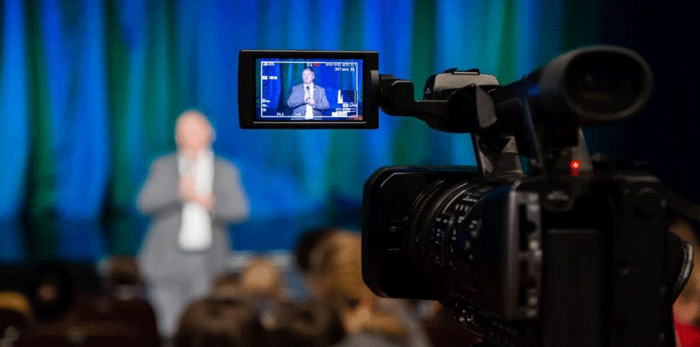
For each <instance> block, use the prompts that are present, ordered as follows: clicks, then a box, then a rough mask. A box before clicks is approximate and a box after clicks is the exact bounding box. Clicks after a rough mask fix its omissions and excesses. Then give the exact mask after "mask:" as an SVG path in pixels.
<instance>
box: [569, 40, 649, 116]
mask: <svg viewBox="0 0 700 347" xmlns="http://www.w3.org/2000/svg"><path fill="white" fill-rule="evenodd" d="M647 76H648V73H647V72H646V71H645V70H644V68H643V66H642V65H641V64H640V63H639V62H638V61H637V60H636V59H635V58H634V57H633V56H630V55H624V54H611V53H610V52H605V51H593V52H590V53H588V54H582V55H580V56H577V57H575V58H574V59H573V60H572V61H571V63H570V64H569V66H568V68H567V71H566V73H565V75H564V80H563V82H564V90H565V93H566V97H567V99H568V100H569V102H570V103H571V104H572V106H573V107H574V109H578V110H580V111H582V113H584V114H587V115H595V118H598V120H613V119H617V118H619V117H623V116H626V115H627V114H630V113H631V112H632V111H634V110H636V109H637V108H638V106H637V105H638V104H640V100H645V99H646V96H644V95H643V94H644V93H645V92H647V91H646V88H647V83H648V82H647V81H646V79H647Z"/></svg>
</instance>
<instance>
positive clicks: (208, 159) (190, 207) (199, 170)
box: [178, 150, 214, 252]
mask: <svg viewBox="0 0 700 347" xmlns="http://www.w3.org/2000/svg"><path fill="white" fill-rule="evenodd" d="M178 166H179V172H180V178H181V179H182V177H184V176H185V175H187V174H191V175H192V176H193V179H194V190H195V192H196V193H197V194H198V195H205V196H206V195H209V194H211V192H212V188H213V185H214V153H213V152H212V151H210V150H209V151H202V152H200V153H199V154H198V155H197V158H196V159H195V160H190V159H189V158H187V157H184V156H183V155H178ZM212 241H213V234H212V230H211V215H210V214H209V211H207V209H206V208H204V206H202V205H200V204H199V203H196V202H194V201H190V202H187V203H185V205H184V206H183V207H182V222H181V224H180V234H179V235H178V242H179V244H180V248H181V249H182V250H184V251H190V252H198V251H205V250H207V249H209V248H210V247H211V244H212Z"/></svg>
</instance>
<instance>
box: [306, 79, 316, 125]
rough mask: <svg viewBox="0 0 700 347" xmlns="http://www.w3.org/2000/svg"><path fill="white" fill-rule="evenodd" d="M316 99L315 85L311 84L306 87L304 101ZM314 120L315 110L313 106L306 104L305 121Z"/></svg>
mask: <svg viewBox="0 0 700 347" xmlns="http://www.w3.org/2000/svg"><path fill="white" fill-rule="evenodd" d="M307 88H308V89H307ZM313 98H314V84H313V83H309V84H308V85H307V84H305V85H304V101H306V99H313ZM313 118H314V108H313V107H311V105H309V104H306V114H304V119H313Z"/></svg>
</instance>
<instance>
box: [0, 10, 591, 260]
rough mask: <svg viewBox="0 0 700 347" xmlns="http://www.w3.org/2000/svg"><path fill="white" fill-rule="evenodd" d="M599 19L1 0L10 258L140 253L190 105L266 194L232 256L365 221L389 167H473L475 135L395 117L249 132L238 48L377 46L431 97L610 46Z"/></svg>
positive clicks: (4, 194)
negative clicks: (366, 186) (243, 118)
mask: <svg viewBox="0 0 700 347" xmlns="http://www.w3.org/2000/svg"><path fill="white" fill-rule="evenodd" d="M574 3H576V6H575V7H574V6H573V5H572V4H574ZM574 11H575V13H574ZM572 13H573V14H572ZM595 16H596V14H595V3H591V4H590V5H586V6H581V5H580V4H578V2H576V1H567V0H547V1H545V0H504V1H476V0H475V1H462V0H437V1H428V0H405V1H371V0H368V1H363V0H336V1H321V0H290V1H273V0H267V1H198V0H181V1H166V0H152V1H150V0H149V1H128V0H76V1H60V0H37V1H22V0H6V1H2V2H1V3H0V20H1V23H0V30H1V31H0V149H1V150H0V163H2V165H1V166H0V228H2V230H1V231H0V235H2V240H3V245H2V247H0V253H1V254H0V261H2V262H8V261H10V262H11V261H23V260H26V259H32V258H36V257H62V258H71V259H98V258H100V257H102V256H104V255H105V254H109V253H125V254H134V253H136V252H137V251H138V249H139V247H140V243H141V240H142V237H143V233H144V230H145V227H146V226H147V224H148V220H147V219H145V217H143V216H140V215H139V214H138V213H137V212H136V211H135V208H134V203H135V194H136V192H137V191H138V189H139V187H140V185H141V184H142V183H143V181H144V179H145V177H146V174H147V171H148V167H149V163H150V162H151V161H152V160H153V159H155V158H156V157H158V156H160V155H163V154H166V153H169V152H171V151H173V150H174V149H175V146H174V138H173V128H174V120H175V118H176V117H177V116H178V114H179V113H180V112H182V111H183V110H185V109H187V108H197V109H200V110H201V111H202V112H204V113H205V114H206V115H207V116H208V117H210V119H211V120H212V123H213V124H214V126H215V128H216V130H217V139H216V142H215V144H214V148H215V151H216V152H217V153H218V154H219V155H221V156H223V157H225V158H227V159H229V160H231V161H232V162H233V163H235V164H236V165H237V166H238V168H239V169H240V172H241V176H242V179H243V183H244V187H245V189H246V191H247V194H248V196H249V197H250V200H251V209H252V213H251V216H250V217H251V218H250V220H248V221H247V222H245V223H244V224H241V225H237V226H234V227H232V228H231V233H232V240H233V245H232V246H233V248H234V249H238V250H253V251H265V250H270V249H290V248H291V247H293V245H294V242H295V241H296V239H297V237H298V235H299V232H300V231H301V230H303V229H305V228H308V227H313V226H317V225H324V224H341V225H347V226H350V227H359V223H360V220H359V216H360V205H361V195H362V187H363V183H364V181H365V180H366V179H367V177H368V176H369V175H370V174H371V173H372V172H373V171H374V170H375V169H376V168H378V167H379V166H382V165H392V164H411V165H425V164H466V165H470V164H474V157H473V153H472V146H471V141H470V137H469V135H468V134H462V135H451V134H443V133H437V132H435V131H433V130H430V129H429V128H428V127H427V126H426V125H425V124H423V123H421V122H420V121H417V120H414V119H403V118H397V117H388V116H386V115H384V114H381V115H380V127H379V129H377V130H371V131H349V130H334V131H331V130H315V131H291V130H284V131H267V130H256V131H243V130H241V129H239V128H238V119H237V117H238V112H237V108H238V103H237V92H238V90H237V86H238V84H237V80H236V78H237V68H238V67H237V64H238V52H239V50H241V49H322V50H376V51H379V57H380V70H381V72H382V73H391V74H394V75H396V76H399V77H403V78H410V79H412V80H413V81H414V82H415V83H416V86H417V88H416V90H417V92H416V93H417V94H418V93H419V92H420V90H421V87H422V85H423V83H424V81H425V80H426V78H427V77H428V76H429V75H430V74H433V73H436V72H440V71H443V70H445V69H448V68H452V67H459V68H464V69H467V68H474V67H478V68H481V70H482V71H483V72H485V73H492V74H495V75H496V76H497V77H498V78H499V79H500V81H501V83H509V82H513V81H515V80H517V79H519V78H520V77H522V76H523V75H524V74H525V73H526V72H528V71H530V70H532V69H534V68H536V67H537V66H539V65H541V64H543V63H545V62H546V61H548V60H549V59H551V58H552V57H554V56H555V55H557V54H559V53H562V52H564V51H565V50H568V49H571V48H573V47H575V46H579V45H583V44H588V43H593V42H595V41H596V37H595V23H597V21H596V18H595ZM570 17H571V18H574V17H575V18H579V19H581V20H583V21H584V22H586V23H588V25H586V26H581V25H577V23H581V20H579V21H574V22H572V24H567V23H568V22H567V21H565V20H563V19H564V18H570ZM288 77H289V78H292V76H288ZM323 78H327V76H319V79H323ZM281 92H282V95H284V94H285V93H288V92H287V91H281ZM417 96H418V95H417ZM282 97H283V98H284V96H282Z"/></svg>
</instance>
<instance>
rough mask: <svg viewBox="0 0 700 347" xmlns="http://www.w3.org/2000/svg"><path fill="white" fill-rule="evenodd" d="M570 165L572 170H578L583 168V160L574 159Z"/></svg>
mask: <svg viewBox="0 0 700 347" xmlns="http://www.w3.org/2000/svg"><path fill="white" fill-rule="evenodd" d="M569 166H570V167H571V170H578V169H580V168H581V162H580V161H578V160H572V161H571V164H570V165H569Z"/></svg>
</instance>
